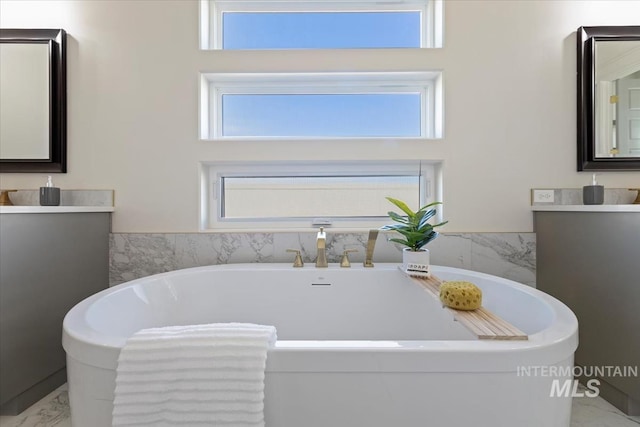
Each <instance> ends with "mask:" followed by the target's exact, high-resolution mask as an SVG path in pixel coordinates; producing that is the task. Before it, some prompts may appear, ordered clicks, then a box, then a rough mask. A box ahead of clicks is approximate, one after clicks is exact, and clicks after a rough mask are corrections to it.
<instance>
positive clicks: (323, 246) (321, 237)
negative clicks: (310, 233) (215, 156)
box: [316, 227, 329, 268]
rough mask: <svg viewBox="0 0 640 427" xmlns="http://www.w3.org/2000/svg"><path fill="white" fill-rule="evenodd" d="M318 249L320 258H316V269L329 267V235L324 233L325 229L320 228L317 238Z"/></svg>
mask: <svg viewBox="0 0 640 427" xmlns="http://www.w3.org/2000/svg"><path fill="white" fill-rule="evenodd" d="M316 248H317V250H318V257H317V258H316V267H321V268H324V267H328V266H329V264H328V263H327V233H325V232H324V228H323V227H320V231H319V232H318V235H317V236H316Z"/></svg>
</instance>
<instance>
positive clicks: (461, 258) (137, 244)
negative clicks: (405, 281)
mask: <svg viewBox="0 0 640 427" xmlns="http://www.w3.org/2000/svg"><path fill="white" fill-rule="evenodd" d="M389 237H390V234H387V233H380V235H379V236H378V239H377V243H376V249H375V253H374V263H376V262H398V263H400V262H401V260H402V253H401V248H400V247H399V245H396V244H395V243H392V242H389V241H388V238H389ZM367 238H368V233H367V232H363V233H331V232H329V233H327V259H328V261H329V262H330V263H338V262H340V259H341V256H342V253H343V251H344V250H346V249H357V251H358V252H356V253H352V254H350V256H349V258H350V260H351V262H352V263H354V264H355V263H362V262H363V260H364V254H365V250H366V244H367ZM315 239H316V234H315V233H312V232H308V233H296V232H278V233H182V234H181V233H175V234H171V233H167V234H144V233H113V234H112V235H111V237H110V260H109V281H110V285H111V286H114V285H117V284H119V283H123V282H126V281H129V280H133V279H137V278H140V277H145V276H148V275H151V274H156V273H162V272H166V271H172V270H176V269H181V268H189V267H199V266H204V265H216V264H229V263H257V262H259V263H261V262H286V263H288V262H292V261H293V258H294V254H292V253H288V252H286V250H287V249H298V250H300V251H301V253H302V257H303V260H304V261H305V263H308V264H309V265H312V264H313V262H314V260H315V257H316V241H315ZM428 248H429V250H430V251H431V262H432V263H433V264H435V265H443V266H450V267H459V268H466V269H469V270H474V271H481V272H484V273H489V274H494V275H496V276H500V277H505V278H508V279H511V280H515V281H517V282H521V283H524V284H527V285H530V286H535V263H536V261H535V234H534V233H461V234H456V233H447V234H441V235H440V236H439V237H438V238H437V239H436V240H435V241H433V242H432V243H430V244H429V247H428Z"/></svg>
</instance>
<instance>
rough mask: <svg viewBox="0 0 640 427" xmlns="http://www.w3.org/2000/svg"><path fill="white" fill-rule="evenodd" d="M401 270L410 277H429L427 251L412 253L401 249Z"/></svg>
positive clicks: (421, 250)
mask: <svg viewBox="0 0 640 427" xmlns="http://www.w3.org/2000/svg"><path fill="white" fill-rule="evenodd" d="M402 269H403V270H404V272H405V273H407V274H409V275H411V276H420V277H431V268H430V266H429V249H420V250H419V251H412V250H411V249H409V248H404V249H402Z"/></svg>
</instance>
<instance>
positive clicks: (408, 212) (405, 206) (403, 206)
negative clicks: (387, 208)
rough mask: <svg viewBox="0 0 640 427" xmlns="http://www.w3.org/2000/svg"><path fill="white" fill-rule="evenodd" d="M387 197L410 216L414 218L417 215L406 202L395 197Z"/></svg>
mask: <svg viewBox="0 0 640 427" xmlns="http://www.w3.org/2000/svg"><path fill="white" fill-rule="evenodd" d="M386 199H387V200H388V201H390V202H391V203H393V204H394V205H396V206H397V207H398V208H400V209H401V210H402V212H404V213H406V214H407V216H408V217H409V218H413V217H414V216H415V213H414V212H413V211H412V210H411V209H410V208H409V206H407V204H406V203H405V202H403V201H401V200H398V199H394V198H393V197H386Z"/></svg>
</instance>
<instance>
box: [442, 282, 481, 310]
mask: <svg viewBox="0 0 640 427" xmlns="http://www.w3.org/2000/svg"><path fill="white" fill-rule="evenodd" d="M440 301H442V303H443V304H444V305H446V306H447V307H451V308H455V309H456V310H475V309H476V308H480V306H481V305H482V291H481V290H480V288H479V287H477V286H476V285H474V284H473V283H471V282H463V281H459V282H443V283H442V285H440Z"/></svg>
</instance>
